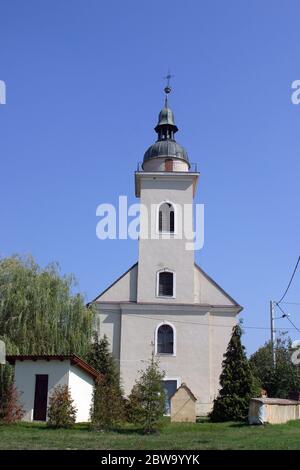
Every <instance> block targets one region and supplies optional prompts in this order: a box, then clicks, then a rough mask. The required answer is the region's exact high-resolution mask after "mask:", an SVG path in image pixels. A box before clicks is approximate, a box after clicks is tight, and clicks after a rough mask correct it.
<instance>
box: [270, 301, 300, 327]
mask: <svg viewBox="0 0 300 470" xmlns="http://www.w3.org/2000/svg"><path fill="white" fill-rule="evenodd" d="M276 305H277V307H278V308H279V309H280V311H281V312H282V313H283V315H284V318H286V319H287V320H288V321H289V322H290V323H291V325H293V327H294V328H295V329H296V330H297V331H298V332H299V333H300V329H299V328H297V326H296V325H295V323H293V322H292V320H291V319H290V318H289V316H288V314H287V313H285V311H284V310H283V308H282V307H280V305H278V304H276Z"/></svg>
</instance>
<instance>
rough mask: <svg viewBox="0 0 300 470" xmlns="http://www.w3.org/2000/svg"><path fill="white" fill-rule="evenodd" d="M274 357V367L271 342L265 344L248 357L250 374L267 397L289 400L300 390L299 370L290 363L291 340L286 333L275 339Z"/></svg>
mask: <svg viewBox="0 0 300 470" xmlns="http://www.w3.org/2000/svg"><path fill="white" fill-rule="evenodd" d="M275 357H276V361H275V367H274V364H273V357H272V345H271V341H268V342H266V343H265V344H264V346H262V347H261V348H259V349H258V350H257V351H256V352H255V353H254V354H252V356H251V357H250V360H249V362H250V366H251V370H252V373H253V375H254V376H255V377H256V378H257V379H258V380H259V381H260V383H261V386H262V387H263V388H264V389H266V391H267V393H268V396H269V397H274V398H289V396H290V395H291V394H292V393H293V392H299V390H300V370H299V366H296V365H294V364H293V363H292V362H291V339H290V338H289V337H287V335H286V333H282V334H281V335H280V336H279V337H278V338H277V339H276V343H275Z"/></svg>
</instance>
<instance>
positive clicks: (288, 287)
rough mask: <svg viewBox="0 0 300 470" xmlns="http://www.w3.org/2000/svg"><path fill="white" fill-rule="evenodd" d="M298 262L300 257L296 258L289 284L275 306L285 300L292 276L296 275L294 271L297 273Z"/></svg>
mask: <svg viewBox="0 0 300 470" xmlns="http://www.w3.org/2000/svg"><path fill="white" fill-rule="evenodd" d="M299 262H300V256H298V260H297V263H296V266H295V269H294V271H293V274H292V277H291V279H290V282H289V283H288V286H287V288H286V289H285V292H284V294H283V296H282V297H281V299H280V300H279V301H278V302H276V305H278V304H280V303H281V302H282V300H283V299H284V298H285V296H286V294H287V293H288V290H289V288H290V285H291V284H292V282H293V279H294V276H295V274H296V271H297V268H298V264H299ZM278 307H279V305H278Z"/></svg>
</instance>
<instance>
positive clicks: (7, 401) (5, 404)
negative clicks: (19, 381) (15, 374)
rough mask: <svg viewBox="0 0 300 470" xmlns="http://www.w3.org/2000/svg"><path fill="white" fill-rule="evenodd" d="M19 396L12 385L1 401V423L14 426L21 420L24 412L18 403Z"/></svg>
mask: <svg viewBox="0 0 300 470" xmlns="http://www.w3.org/2000/svg"><path fill="white" fill-rule="evenodd" d="M20 395H21V394H20V392H19V391H18V389H17V387H16V386H15V384H14V383H12V384H11V385H10V386H9V388H8V389H7V391H6V393H5V396H3V397H2V399H1V405H2V410H1V411H2V421H3V423H5V424H14V423H16V422H17V421H21V419H22V418H23V416H24V414H25V411H24V409H23V406H22V404H21V402H20Z"/></svg>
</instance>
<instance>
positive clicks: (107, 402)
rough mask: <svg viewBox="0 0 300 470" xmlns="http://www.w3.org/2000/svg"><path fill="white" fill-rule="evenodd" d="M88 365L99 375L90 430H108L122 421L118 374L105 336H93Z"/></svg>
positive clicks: (121, 392) (94, 392)
mask: <svg viewBox="0 0 300 470" xmlns="http://www.w3.org/2000/svg"><path fill="white" fill-rule="evenodd" d="M87 361H88V363H89V364H90V365H91V366H92V367H94V369H96V370H97V371H98V372H100V374H101V378H100V379H99V380H97V381H96V383H95V386H94V391H93V400H92V405H91V426H92V429H94V430H97V431H100V430H104V429H110V428H112V427H113V426H115V425H117V424H118V423H120V422H121V421H123V419H124V401H123V390H122V387H121V385H120V374H119V371H118V368H117V365H116V362H115V360H114V358H113V355H112V353H111V352H110V350H109V341H108V338H107V336H106V335H104V337H103V338H101V339H99V337H98V334H97V333H96V332H95V333H94V334H93V343H92V344H91V346H90V350H89V352H88V354H87Z"/></svg>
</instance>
